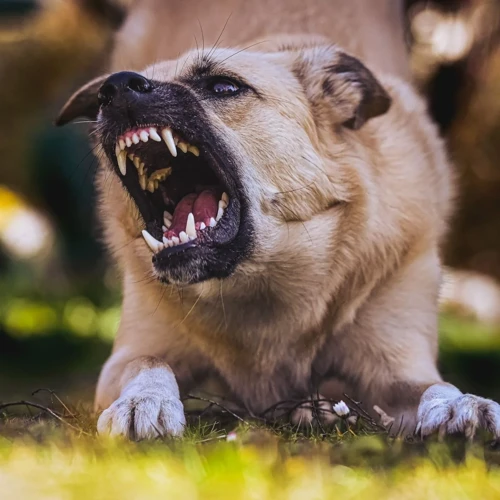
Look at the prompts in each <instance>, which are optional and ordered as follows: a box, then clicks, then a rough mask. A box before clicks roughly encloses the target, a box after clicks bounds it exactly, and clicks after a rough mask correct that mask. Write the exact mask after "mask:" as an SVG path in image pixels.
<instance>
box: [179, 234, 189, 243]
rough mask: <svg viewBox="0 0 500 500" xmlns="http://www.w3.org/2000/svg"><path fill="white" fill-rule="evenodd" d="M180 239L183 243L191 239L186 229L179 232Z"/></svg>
mask: <svg viewBox="0 0 500 500" xmlns="http://www.w3.org/2000/svg"><path fill="white" fill-rule="evenodd" d="M179 239H180V240H181V242H182V243H187V242H188V241H189V236H188V235H187V234H186V233H185V232H184V231H181V232H180V233H179Z"/></svg>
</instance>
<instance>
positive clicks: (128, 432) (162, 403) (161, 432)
mask: <svg viewBox="0 0 500 500" xmlns="http://www.w3.org/2000/svg"><path fill="white" fill-rule="evenodd" d="M185 425H186V418H185V416H184V407H183V406H182V403H181V401H180V400H179V399H178V398H171V399H168V398H166V397H165V396H163V395H162V394H161V393H160V394H159V393H158V392H157V391H154V392H150V393H148V392H147V391H144V392H142V393H138V394H136V395H131V394H125V395H123V396H122V397H120V398H119V399H117V400H116V401H115V402H114V403H113V404H112V405H111V406H110V407H109V408H108V409H107V410H104V411H103V412H102V413H101V416H100V417H99V420H98V421H97V431H98V432H99V434H102V435H106V434H107V435H110V436H123V437H126V438H129V439H133V440H141V439H155V438H158V437H163V436H167V435H170V436H180V435H182V433H183V431H184V426H185Z"/></svg>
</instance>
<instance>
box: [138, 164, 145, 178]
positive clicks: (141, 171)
mask: <svg viewBox="0 0 500 500" xmlns="http://www.w3.org/2000/svg"><path fill="white" fill-rule="evenodd" d="M144 170H146V164H145V163H144V162H141V164H140V165H139V173H140V174H141V175H143V174H144Z"/></svg>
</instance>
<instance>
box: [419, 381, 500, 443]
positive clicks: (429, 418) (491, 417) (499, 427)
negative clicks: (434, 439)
mask: <svg viewBox="0 0 500 500" xmlns="http://www.w3.org/2000/svg"><path fill="white" fill-rule="evenodd" d="M417 422H418V423H417V429H416V433H420V434H421V436H422V437H425V436H428V435H429V434H432V433H434V432H436V431H438V432H439V434H440V435H441V436H442V435H444V434H454V433H462V434H465V436H466V437H468V438H472V437H473V436H474V434H475V433H476V430H477V428H478V427H480V428H483V429H486V430H487V431H489V432H491V433H492V434H493V435H494V436H495V438H498V437H500V405H499V404H498V403H495V401H492V400H491V399H485V398H481V397H479V396H474V395H472V394H462V393H461V392H460V391H459V390H458V389H457V388H456V387H453V386H452V385H444V384H435V385H432V386H431V387H429V388H428V389H427V390H426V391H425V392H424V394H423V395H422V398H421V400H420V405H419V407H418V413H417Z"/></svg>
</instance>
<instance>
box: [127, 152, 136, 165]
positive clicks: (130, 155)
mask: <svg viewBox="0 0 500 500" xmlns="http://www.w3.org/2000/svg"><path fill="white" fill-rule="evenodd" d="M134 158H135V156H134V155H133V154H129V155H128V159H129V160H130V161H131V162H132V163H134Z"/></svg>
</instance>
